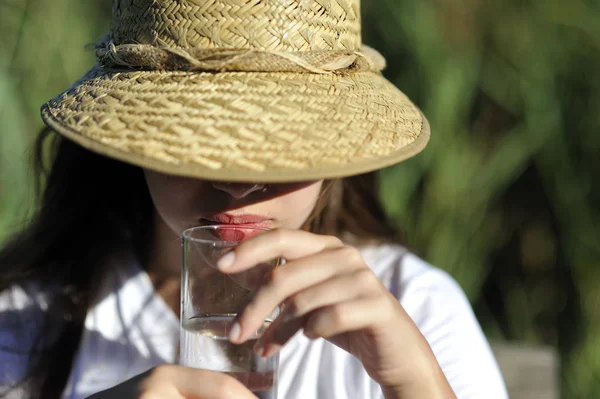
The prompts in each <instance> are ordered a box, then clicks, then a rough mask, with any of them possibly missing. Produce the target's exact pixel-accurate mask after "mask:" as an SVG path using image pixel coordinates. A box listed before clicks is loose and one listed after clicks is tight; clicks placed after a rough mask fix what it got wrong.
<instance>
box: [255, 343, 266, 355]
mask: <svg viewBox="0 0 600 399" xmlns="http://www.w3.org/2000/svg"><path fill="white" fill-rule="evenodd" d="M254 353H256V354H257V355H258V356H260V357H262V356H263V354H264V353H265V348H264V346H263V344H262V342H257V343H256V344H255V345H254Z"/></svg>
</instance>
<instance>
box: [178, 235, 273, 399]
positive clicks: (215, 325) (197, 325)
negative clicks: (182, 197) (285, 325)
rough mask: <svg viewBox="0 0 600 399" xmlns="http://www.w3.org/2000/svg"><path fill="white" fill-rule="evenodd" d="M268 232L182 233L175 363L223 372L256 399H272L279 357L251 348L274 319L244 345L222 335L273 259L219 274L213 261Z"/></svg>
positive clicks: (227, 329)
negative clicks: (250, 392) (179, 324)
mask: <svg viewBox="0 0 600 399" xmlns="http://www.w3.org/2000/svg"><path fill="white" fill-rule="evenodd" d="M268 230H269V229H266V228H262V227H253V226H252V227H250V226H248V227H247V226H224V225H213V226H201V227H194V228H191V229H188V230H186V231H184V232H183V244H182V245H183V267H182V274H181V283H182V284H181V337H180V338H181V342H180V356H179V359H180V360H179V361H180V364H182V365H184V366H188V367H195V368H201V369H207V370H213V371H220V372H224V373H227V374H229V375H231V376H233V377H235V378H236V379H237V380H239V381H240V382H241V383H242V384H244V385H245V386H246V387H248V389H249V390H250V391H252V392H253V393H254V394H255V395H257V396H258V397H259V398H260V399H276V398H277V373H278V368H279V355H275V356H271V357H269V358H264V357H261V356H259V355H257V354H256V353H255V352H254V350H253V347H254V344H255V343H256V341H257V340H258V338H259V337H260V336H261V335H262V333H263V332H264V331H265V330H266V328H267V327H268V326H269V324H270V323H271V322H272V321H273V320H274V319H275V317H276V316H277V314H278V312H279V309H275V310H274V311H273V313H272V314H271V315H270V316H269V317H268V318H267V319H266V320H265V321H264V323H263V326H262V327H261V328H260V329H259V330H258V331H256V332H255V334H254V336H252V337H251V338H250V339H249V340H248V341H246V342H244V343H242V344H239V345H236V344H233V343H231V342H230V341H229V339H228V333H229V328H230V326H231V323H232V321H233V319H234V318H235V316H236V315H237V314H238V312H240V311H241V310H242V309H243V308H244V306H246V304H247V303H248V302H249V301H250V299H251V297H252V295H253V294H254V292H255V291H256V290H257V289H258V288H259V287H260V285H261V284H262V282H263V281H264V280H265V275H266V274H268V273H270V272H271V270H272V269H273V268H274V267H276V266H277V265H278V264H279V260H278V259H274V260H273V261H271V262H268V263H262V264H258V265H256V266H254V267H253V268H251V269H249V270H247V271H244V272H241V273H237V274H225V273H222V272H221V271H220V270H219V269H218V268H217V261H218V260H219V259H220V258H221V257H222V256H223V255H225V254H226V253H227V252H229V251H231V250H233V248H235V247H236V246H237V245H239V244H240V243H241V242H242V241H243V240H244V239H246V238H248V237H252V236H255V235H257V234H261V233H264V232H266V231H268Z"/></svg>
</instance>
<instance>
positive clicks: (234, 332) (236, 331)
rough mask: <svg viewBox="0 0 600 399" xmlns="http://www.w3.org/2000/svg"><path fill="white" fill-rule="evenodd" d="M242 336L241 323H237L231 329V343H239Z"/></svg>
mask: <svg viewBox="0 0 600 399" xmlns="http://www.w3.org/2000/svg"><path fill="white" fill-rule="evenodd" d="M240 335H242V327H241V326H240V323H239V322H237V321H236V322H235V323H233V325H232V326H231V328H230V329H229V340H230V341H231V342H235V341H238V340H239V339H240Z"/></svg>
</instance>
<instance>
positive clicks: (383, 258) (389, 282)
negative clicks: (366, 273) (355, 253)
mask: <svg viewBox="0 0 600 399" xmlns="http://www.w3.org/2000/svg"><path fill="white" fill-rule="evenodd" d="M360 252H361V254H362V256H363V259H364V260H365V262H366V263H367V265H368V266H369V267H370V268H371V270H373V272H374V273H375V274H376V275H377V276H378V277H379V278H380V279H381V280H382V282H383V283H384V284H385V285H386V286H387V287H388V289H389V290H390V291H391V292H392V293H393V294H394V295H395V296H396V297H397V298H398V299H399V300H400V302H402V303H403V305H405V306H406V305H410V306H411V307H412V306H413V305H418V304H419V302H420V301H419V299H421V300H427V299H431V298H434V297H444V298H446V299H448V298H456V299H457V300H460V301H466V297H465V295H464V293H463V290H462V289H461V288H460V286H459V285H458V283H457V282H456V281H455V280H454V279H453V278H452V277H451V276H450V275H449V274H448V273H446V272H445V271H443V270H441V269H439V268H437V267H435V266H433V265H431V264H429V263H427V262H426V261H424V260H423V259H421V258H419V257H418V256H416V255H415V254H413V253H411V252H409V251H408V250H407V249H405V248H404V247H402V246H400V245H394V244H385V245H373V246H367V247H362V248H360Z"/></svg>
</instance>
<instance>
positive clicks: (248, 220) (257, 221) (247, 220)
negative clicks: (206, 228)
mask: <svg viewBox="0 0 600 399" xmlns="http://www.w3.org/2000/svg"><path fill="white" fill-rule="evenodd" d="M203 219H206V220H209V221H211V222H214V223H218V224H226V225H232V226H239V225H264V224H265V222H267V221H268V220H269V218H266V217H264V216H260V215H231V214H227V213H219V214H216V215H210V216H205V217H203ZM261 227H264V226H261Z"/></svg>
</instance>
